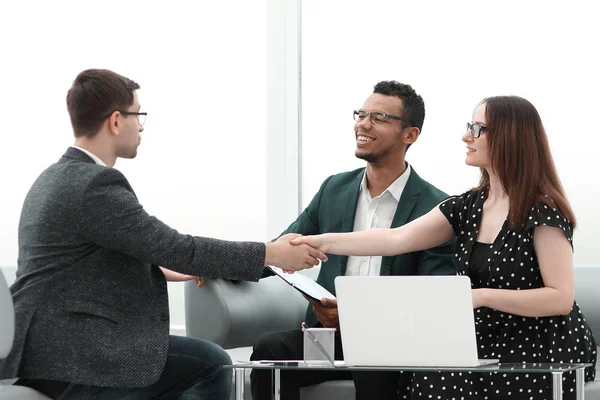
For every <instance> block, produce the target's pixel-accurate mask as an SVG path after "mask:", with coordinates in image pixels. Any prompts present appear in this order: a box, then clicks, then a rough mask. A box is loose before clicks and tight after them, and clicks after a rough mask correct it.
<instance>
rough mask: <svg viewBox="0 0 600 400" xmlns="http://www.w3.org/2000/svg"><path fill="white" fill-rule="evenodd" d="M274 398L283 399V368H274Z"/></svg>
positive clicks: (275, 399) (276, 399)
mask: <svg viewBox="0 0 600 400" xmlns="http://www.w3.org/2000/svg"><path fill="white" fill-rule="evenodd" d="M273 375H274V379H273V400H281V370H280V369H279V368H275V369H273Z"/></svg>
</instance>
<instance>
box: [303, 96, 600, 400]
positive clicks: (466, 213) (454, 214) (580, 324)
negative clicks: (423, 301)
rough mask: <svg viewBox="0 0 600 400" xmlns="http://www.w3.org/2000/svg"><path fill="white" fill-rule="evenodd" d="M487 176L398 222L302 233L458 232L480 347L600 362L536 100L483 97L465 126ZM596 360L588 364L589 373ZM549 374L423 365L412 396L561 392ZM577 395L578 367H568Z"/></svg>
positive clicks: (399, 248)
mask: <svg viewBox="0 0 600 400" xmlns="http://www.w3.org/2000/svg"><path fill="white" fill-rule="evenodd" d="M462 139H463V141H464V142H465V143H466V144H467V157H466V163H467V164H468V165H472V166H475V167H479V168H480V169H481V173H482V176H481V181H480V184H479V186H478V187H476V188H475V189H472V190H470V191H468V192H466V193H464V194H462V195H459V196H453V197H450V198H448V199H446V200H445V201H443V202H442V203H441V204H440V206H439V208H435V209H433V210H432V211H431V212H429V213H428V214H426V215H424V216H423V217H421V218H419V219H418V220H416V221H414V222H412V223H410V224H408V225H405V226H403V227H400V228H396V229H371V230H368V231H362V232H354V233H334V234H330V233H329V234H325V235H318V236H307V237H302V238H298V239H295V240H294V242H295V243H308V244H310V245H312V246H314V247H318V248H320V249H321V250H322V251H325V252H327V253H333V254H348V255H393V254H399V253H406V252H411V251H418V250H422V249H426V248H430V247H434V246H437V245H439V244H441V243H443V242H445V241H447V240H449V239H451V238H452V237H453V236H456V238H457V243H456V251H455V255H454V256H455V261H456V266H457V270H458V273H459V274H460V275H467V276H469V277H470V278H471V285H472V297H473V308H474V313H475V325H476V332H477V346H478V352H479V358H497V359H499V360H500V362H503V363H584V362H585V363H593V364H594V365H595V363H596V343H595V340H594V336H593V334H592V332H591V330H590V328H589V326H588V324H587V322H586V321H585V318H584V316H583V314H582V313H581V311H580V309H579V307H578V305H577V303H576V302H575V301H574V283H573V243H572V239H573V228H574V227H575V216H574V214H573V211H572V210H571V206H570V205H569V203H568V201H567V199H566V196H565V194H564V190H563V188H562V186H561V184H560V181H559V179H558V174H557V172H556V168H555V166H554V162H553V161H552V156H551V154H550V148H549V145H548V139H547V137H546V133H545V131H544V128H543V126H542V122H541V119H540V117H539V114H538V113H537V110H536V109H535V107H534V106H533V105H532V104H531V103H529V102H528V101H527V100H525V99H522V98H520V97H516V96H499V97H490V98H487V99H484V100H483V101H482V102H481V103H480V104H479V106H478V107H477V108H476V110H475V113H474V115H473V121H472V122H471V123H469V124H468V129H467V132H466V133H465V134H464V135H463V138H462ZM594 377H595V367H594V366H592V367H589V368H586V370H585V380H586V381H590V380H593V379H594ZM551 384H552V378H551V376H550V375H544V374H527V373H522V374H502V373H457V372H454V373H417V374H415V376H414V379H413V382H412V384H411V388H410V393H407V394H405V396H404V397H405V398H410V399H444V400H447V399H465V400H466V399H469V400H471V399H495V400H499V399H509V398H510V399H531V400H547V399H550V398H552V392H551V386H552V385H551ZM563 396H564V399H575V375H574V373H565V374H564V377H563Z"/></svg>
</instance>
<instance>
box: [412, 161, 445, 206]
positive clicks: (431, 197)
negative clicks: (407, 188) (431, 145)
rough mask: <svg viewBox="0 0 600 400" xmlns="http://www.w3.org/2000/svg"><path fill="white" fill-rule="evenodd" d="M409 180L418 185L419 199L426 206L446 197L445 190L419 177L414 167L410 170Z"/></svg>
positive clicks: (433, 204)
mask: <svg viewBox="0 0 600 400" xmlns="http://www.w3.org/2000/svg"><path fill="white" fill-rule="evenodd" d="M409 180H411V181H413V182H412V185H414V186H417V187H418V191H419V200H420V202H422V203H423V204H424V205H426V206H430V207H433V206H435V205H437V204H438V203H440V202H441V201H442V200H444V199H446V198H448V194H447V193H446V192H444V191H442V190H440V189H439V188H438V187H436V186H434V185H433V184H431V183H429V182H428V181H426V180H425V179H423V178H421V177H420V176H419V175H418V174H417V172H416V171H415V170H414V169H413V170H412V171H411V176H410V178H409ZM412 185H411V186H412Z"/></svg>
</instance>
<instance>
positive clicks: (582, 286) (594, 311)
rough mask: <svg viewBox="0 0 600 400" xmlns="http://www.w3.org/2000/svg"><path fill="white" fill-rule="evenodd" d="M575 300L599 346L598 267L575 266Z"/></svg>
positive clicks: (599, 294) (599, 304)
mask: <svg viewBox="0 0 600 400" xmlns="http://www.w3.org/2000/svg"><path fill="white" fill-rule="evenodd" d="M574 272H575V300H576V301H577V304H579V307H580V308H581V312H583V315H585V319H586V320H587V322H588V324H589V325H590V328H591V329H592V332H594V336H595V337H596V340H597V341H598V345H600V290H599V289H598V283H600V265H577V266H575V271H574Z"/></svg>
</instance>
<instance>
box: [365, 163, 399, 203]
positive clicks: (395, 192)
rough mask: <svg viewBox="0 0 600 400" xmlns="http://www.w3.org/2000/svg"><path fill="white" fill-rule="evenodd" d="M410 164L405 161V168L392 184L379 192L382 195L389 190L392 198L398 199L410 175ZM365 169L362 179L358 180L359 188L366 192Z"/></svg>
mask: <svg viewBox="0 0 600 400" xmlns="http://www.w3.org/2000/svg"><path fill="white" fill-rule="evenodd" d="M410 171H411V168H410V164H408V163H406V170H405V171H404V173H403V174H402V175H400V176H399V177H398V178H397V179H396V180H395V181H394V182H392V184H391V185H390V186H389V187H388V188H387V189H385V190H384V191H383V193H381V194H382V195H383V194H384V193H385V192H389V193H390V194H391V195H392V197H393V198H394V200H396V201H400V196H402V192H403V191H404V187H405V186H406V182H408V177H409V176H410ZM367 189H368V188H367V170H366V169H365V172H364V174H363V177H362V181H361V182H360V190H361V191H365V193H367Z"/></svg>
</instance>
